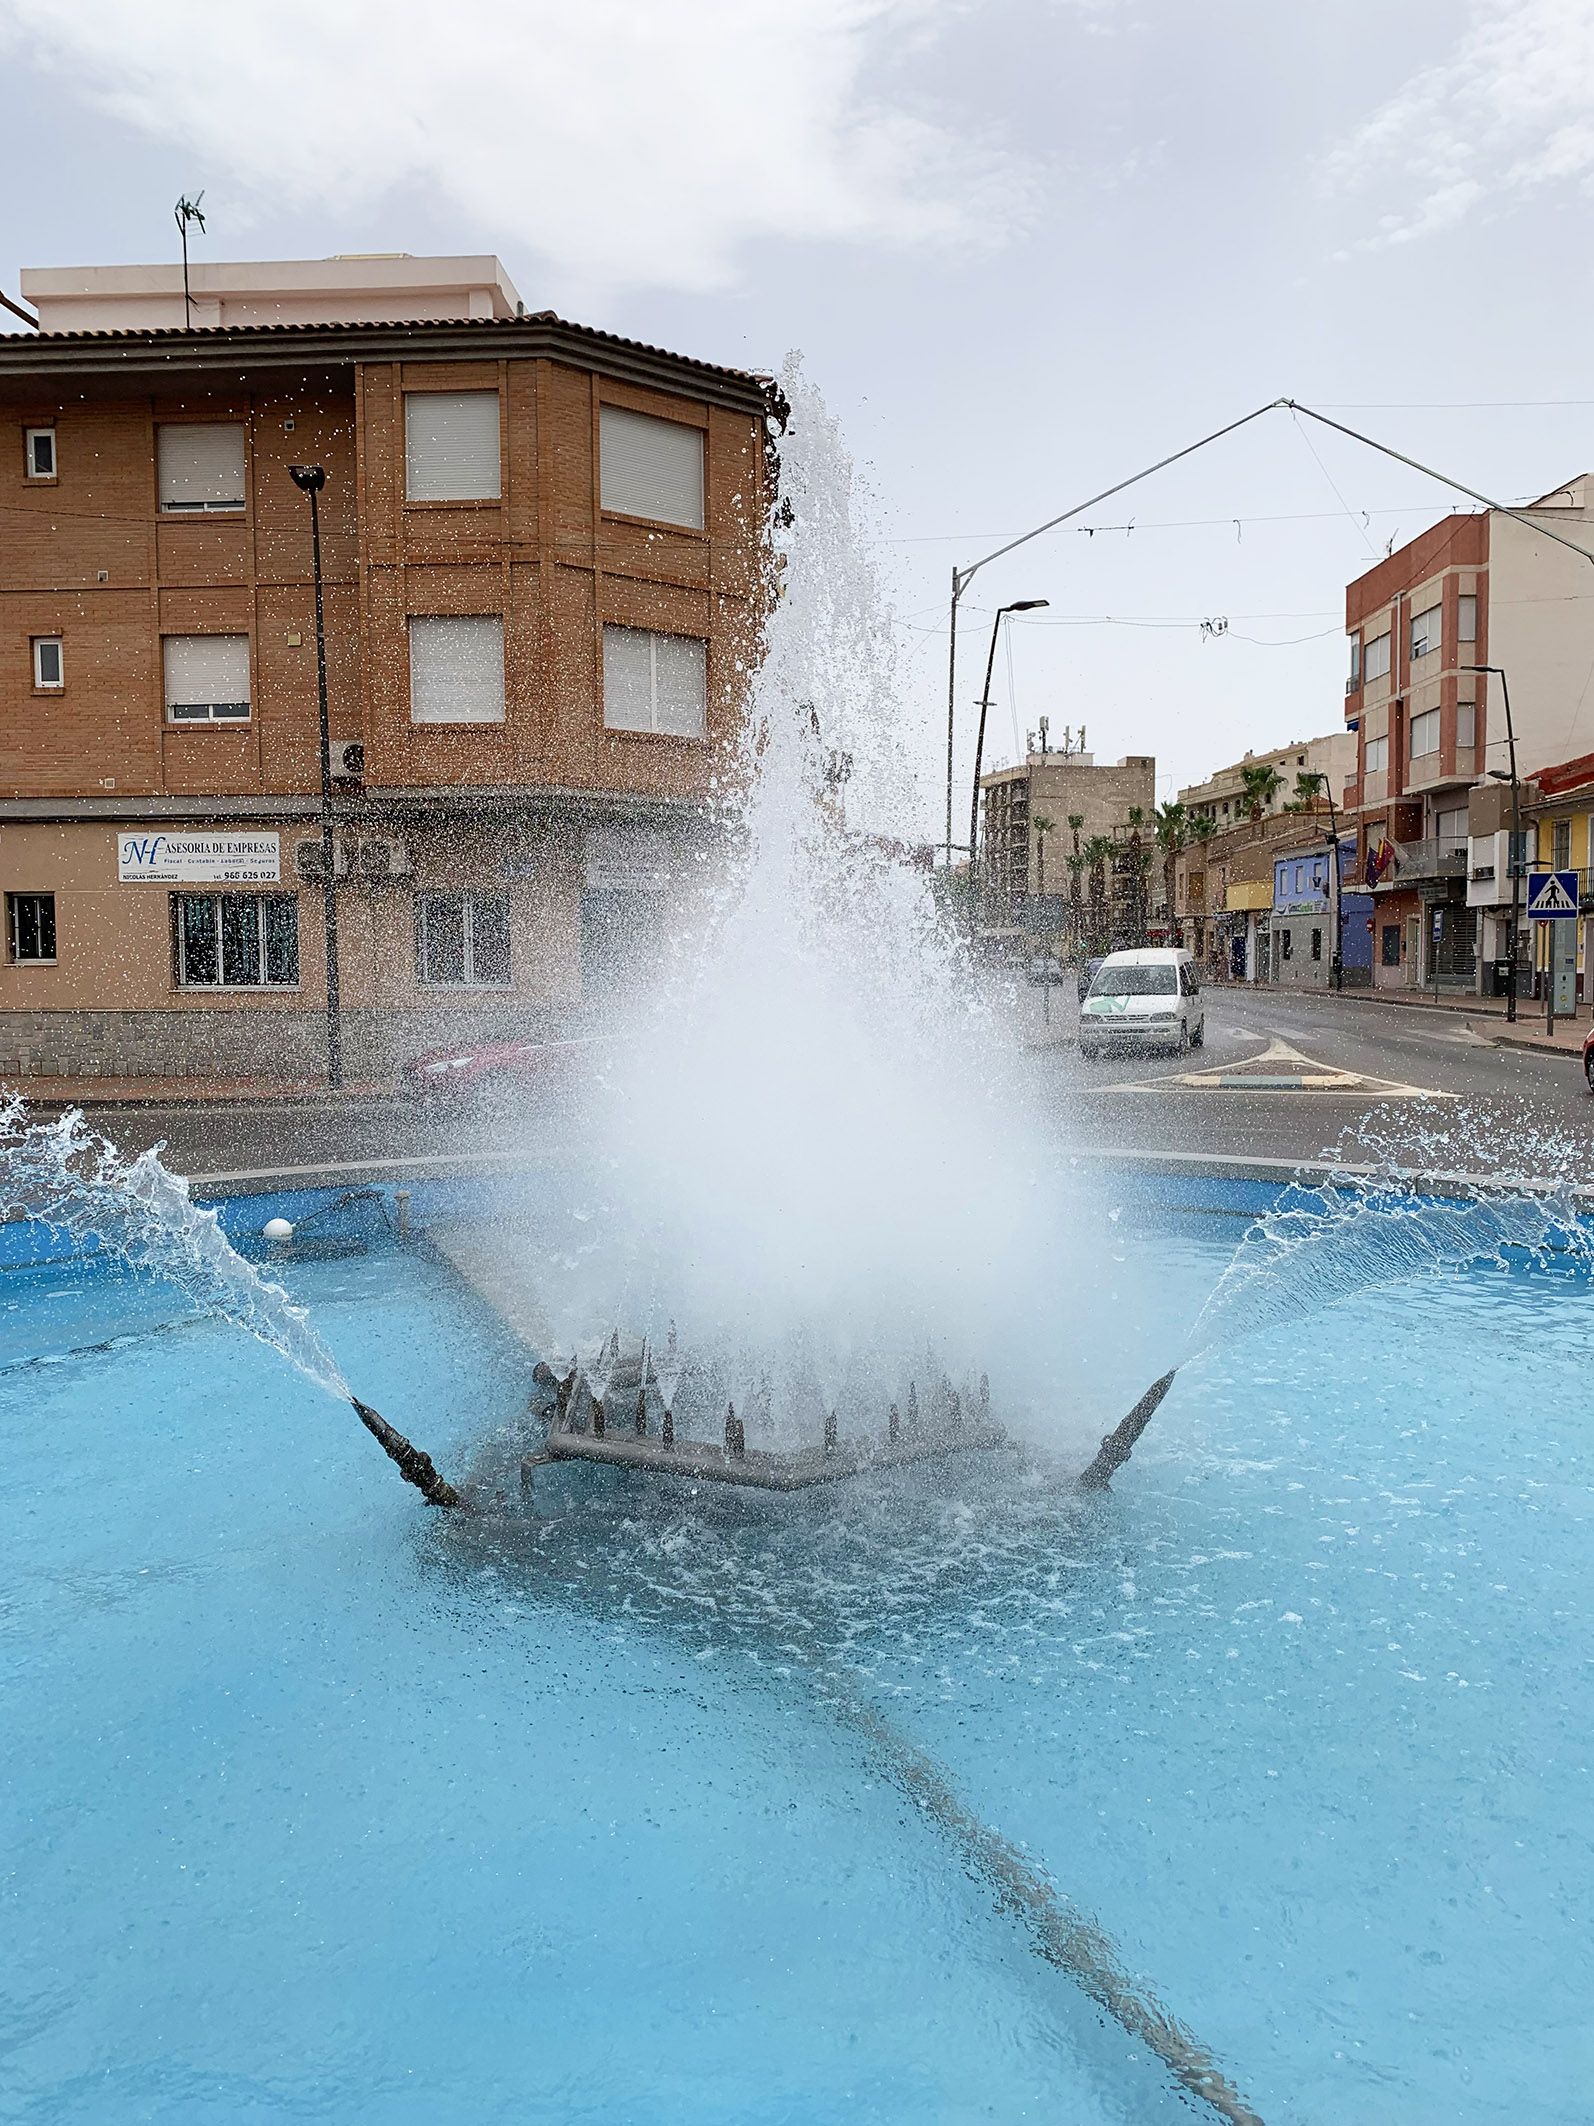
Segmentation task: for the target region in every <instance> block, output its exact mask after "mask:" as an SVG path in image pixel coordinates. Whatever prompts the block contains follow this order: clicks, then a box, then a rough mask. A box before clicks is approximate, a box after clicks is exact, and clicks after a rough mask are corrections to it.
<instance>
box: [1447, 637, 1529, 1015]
mask: <svg viewBox="0 0 1594 2126" xmlns="http://www.w3.org/2000/svg"><path fill="white" fill-rule="evenodd" d="M1461 669H1462V671H1464V672H1492V673H1493V674H1494V676H1495V678H1496V679H1498V680H1499V682H1500V699H1501V700H1502V701H1503V702H1504V704H1505V742H1506V746H1507V749H1508V758H1509V759H1510V762H1511V766H1510V768H1509V770H1507V769H1504V768H1491V769H1490V770H1489V776H1490V779H1491V780H1492V781H1494V782H1508V783H1509V784H1510V785H1511V846H1510V851H1509V853H1508V855H1507V857H1506V869H1507V870H1508V871H1509V872H1510V874H1511V934H1510V936H1509V938H1508V939H1507V940H1506V992H1505V1016H1506V1023H1507V1024H1508V1025H1511V1024H1514V1023H1515V1021H1516V1015H1517V926H1518V924H1519V922H1520V920H1521V917H1520V915H1519V914H1518V909H1519V906H1520V903H1521V898H1522V870H1521V862H1520V858H1521V850H1522V785H1521V784H1520V783H1519V782H1518V780H1517V734H1516V727H1515V726H1514V725H1513V723H1512V721H1511V689H1510V688H1509V687H1508V686H1507V685H1506V679H1505V666H1504V665H1502V664H1464V665H1463V666H1462V667H1461Z"/></svg>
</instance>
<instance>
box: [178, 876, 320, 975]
mask: <svg viewBox="0 0 1594 2126" xmlns="http://www.w3.org/2000/svg"><path fill="white" fill-rule="evenodd" d="M172 929H173V933H174V937H175V940H176V957H177V980H178V982H179V984H180V985H181V987H183V988H184V989H292V988H295V987H296V986H297V985H298V980H299V904H298V902H297V901H296V900H295V898H294V896H293V895H292V894H291V893H174V894H173V895H172Z"/></svg>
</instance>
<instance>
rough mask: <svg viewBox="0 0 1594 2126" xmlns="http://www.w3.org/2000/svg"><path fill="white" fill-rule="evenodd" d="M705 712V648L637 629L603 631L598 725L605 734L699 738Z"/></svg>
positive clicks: (692, 639)
mask: <svg viewBox="0 0 1594 2126" xmlns="http://www.w3.org/2000/svg"><path fill="white" fill-rule="evenodd" d="M707 709H708V644H707V643H706V642H702V641H700V640H699V639H698V637H697V636H695V635H655V634H651V633H650V632H649V631H648V630H647V629H646V628H641V627H606V628H605V629H604V631H603V721H604V725H605V727H606V728H607V729H608V730H611V731H661V732H665V733H668V734H669V735H671V736H673V737H676V738H701V737H702V736H703V731H704V727H705V720H706V716H707Z"/></svg>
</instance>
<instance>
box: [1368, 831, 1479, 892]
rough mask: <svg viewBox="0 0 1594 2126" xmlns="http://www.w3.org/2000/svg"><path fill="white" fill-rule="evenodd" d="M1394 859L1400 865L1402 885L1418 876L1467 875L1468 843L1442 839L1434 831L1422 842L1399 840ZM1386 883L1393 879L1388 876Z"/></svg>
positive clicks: (1398, 877)
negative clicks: (1434, 834)
mask: <svg viewBox="0 0 1594 2126" xmlns="http://www.w3.org/2000/svg"><path fill="white" fill-rule="evenodd" d="M1395 861H1396V863H1397V864H1398V865H1399V867H1400V868H1399V870H1398V871H1397V872H1396V873H1395V878H1397V879H1398V880H1399V881H1400V883H1401V884H1402V885H1410V884H1411V883H1412V881H1413V880H1415V879H1419V878H1465V877H1466V875H1467V844H1466V843H1465V842H1464V841H1440V840H1439V839H1438V838H1437V837H1435V836H1432V835H1430V836H1428V837H1427V838H1426V839H1425V840H1423V841H1420V842H1396V844H1395ZM1384 883H1385V884H1386V885H1387V884H1390V883H1392V881H1391V880H1390V879H1389V878H1388V877H1387V876H1386V878H1385V881H1384Z"/></svg>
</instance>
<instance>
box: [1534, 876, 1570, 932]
mask: <svg viewBox="0 0 1594 2126" xmlns="http://www.w3.org/2000/svg"><path fill="white" fill-rule="evenodd" d="M1576 914H1577V873H1576V872H1575V871H1530V872H1529V873H1528V916H1529V918H1530V920H1531V921H1533V922H1535V923H1562V922H1565V921H1566V920H1567V919H1568V918H1569V917H1571V916H1575V915H1576Z"/></svg>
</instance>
